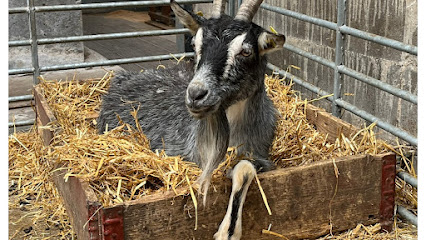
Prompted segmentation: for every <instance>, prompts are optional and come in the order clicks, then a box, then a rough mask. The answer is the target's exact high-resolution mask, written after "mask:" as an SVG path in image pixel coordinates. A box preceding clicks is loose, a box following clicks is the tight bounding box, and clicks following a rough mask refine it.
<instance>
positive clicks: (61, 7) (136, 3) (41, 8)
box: [35, 0, 213, 12]
mask: <svg viewBox="0 0 426 240" xmlns="http://www.w3.org/2000/svg"><path fill="white" fill-rule="evenodd" d="M176 2H178V3H180V4H195V3H211V2H213V0H177V1H176ZM167 5H170V1H169V0H166V1H164V0H163V1H159V0H154V1H130V2H108V3H86V4H69V5H54V6H37V7H36V8H35V11H36V12H53V11H71V10H85V9H100V8H119V7H155V6H167Z"/></svg>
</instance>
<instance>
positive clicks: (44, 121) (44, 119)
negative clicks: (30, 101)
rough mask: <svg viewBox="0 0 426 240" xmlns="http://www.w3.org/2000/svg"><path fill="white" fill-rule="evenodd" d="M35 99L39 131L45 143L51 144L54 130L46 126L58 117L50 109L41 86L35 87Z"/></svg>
mask: <svg viewBox="0 0 426 240" xmlns="http://www.w3.org/2000/svg"><path fill="white" fill-rule="evenodd" d="M33 93H34V100H35V104H36V121H37V123H38V125H37V126H38V128H37V129H38V131H39V133H40V134H41V137H42V139H43V142H44V145H46V146H47V145H49V144H50V141H51V140H52V138H53V135H54V132H53V130H51V129H47V128H44V127H45V126H48V125H49V124H51V123H53V122H56V117H55V115H53V112H52V111H51V110H50V107H49V105H48V104H47V101H46V99H45V98H44V96H43V94H42V91H41V89H40V86H36V87H34V91H33Z"/></svg>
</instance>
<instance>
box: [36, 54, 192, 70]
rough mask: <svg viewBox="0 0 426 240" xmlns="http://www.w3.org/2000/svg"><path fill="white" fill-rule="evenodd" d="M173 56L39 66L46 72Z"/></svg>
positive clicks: (162, 56)
mask: <svg viewBox="0 0 426 240" xmlns="http://www.w3.org/2000/svg"><path fill="white" fill-rule="evenodd" d="M173 56H174V57H176V58H180V57H182V56H185V57H193V56H194V53H177V54H174V55H173ZM173 56H172V55H157V56H148V57H135V58H122V59H113V60H105V61H100V62H88V63H74V64H66V65H56V66H47V67H41V68H40V71H42V72H48V71H56V70H67V69H76V68H86V67H99V66H108V65H118V64H128V63H138V62H149V61H159V60H168V59H173Z"/></svg>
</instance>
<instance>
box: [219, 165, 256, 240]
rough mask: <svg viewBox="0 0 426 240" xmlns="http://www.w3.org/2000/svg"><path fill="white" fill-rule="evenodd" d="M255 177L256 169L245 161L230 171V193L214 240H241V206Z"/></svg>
mask: <svg viewBox="0 0 426 240" xmlns="http://www.w3.org/2000/svg"><path fill="white" fill-rule="evenodd" d="M255 175H256V169H255V168H254V166H253V164H251V163H250V162H249V161H247V160H242V161H240V162H239V163H238V164H237V165H236V166H235V167H234V169H233V170H232V192H231V196H230V198H229V203H228V209H227V210H226V214H225V217H224V218H223V220H222V223H221V224H220V226H219V230H218V231H217V233H216V234H215V235H214V238H215V239H216V240H239V239H240V238H241V234H242V223H241V216H242V212H243V204H244V201H245V199H246V195H247V191H248V188H249V186H250V184H251V182H252V180H253V178H254V177H255Z"/></svg>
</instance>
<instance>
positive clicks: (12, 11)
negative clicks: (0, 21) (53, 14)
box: [9, 7, 28, 14]
mask: <svg viewBox="0 0 426 240" xmlns="http://www.w3.org/2000/svg"><path fill="white" fill-rule="evenodd" d="M27 12H28V7H16V8H9V14H16V13H27Z"/></svg>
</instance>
